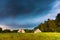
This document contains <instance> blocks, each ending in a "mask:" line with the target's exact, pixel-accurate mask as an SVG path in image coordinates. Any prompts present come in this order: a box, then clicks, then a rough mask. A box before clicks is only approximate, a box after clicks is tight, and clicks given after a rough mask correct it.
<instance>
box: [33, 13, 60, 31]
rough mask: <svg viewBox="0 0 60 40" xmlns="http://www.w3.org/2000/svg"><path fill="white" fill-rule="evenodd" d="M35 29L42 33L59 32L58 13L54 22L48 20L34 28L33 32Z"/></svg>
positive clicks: (59, 15) (59, 16)
mask: <svg viewBox="0 0 60 40" xmlns="http://www.w3.org/2000/svg"><path fill="white" fill-rule="evenodd" d="M37 28H39V29H40V30H41V31H43V32H60V13H59V14H58V15H57V16H56V19H55V20H50V19H48V21H45V22H44V23H41V24H40V25H39V26H37V27H35V28H34V30H35V29H37Z"/></svg>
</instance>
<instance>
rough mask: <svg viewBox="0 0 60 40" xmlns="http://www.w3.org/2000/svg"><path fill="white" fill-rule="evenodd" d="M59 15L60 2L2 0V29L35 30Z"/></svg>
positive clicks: (48, 0)
mask: <svg viewBox="0 0 60 40" xmlns="http://www.w3.org/2000/svg"><path fill="white" fill-rule="evenodd" d="M58 13H60V1H59V0H0V27H2V28H3V29H6V28H9V29H20V28H34V27H36V26H38V25H39V24H40V23H42V22H44V21H46V20H47V19H48V18H49V19H55V17H56V15H57V14H58Z"/></svg>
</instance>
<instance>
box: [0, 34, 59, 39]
mask: <svg viewBox="0 0 60 40" xmlns="http://www.w3.org/2000/svg"><path fill="white" fill-rule="evenodd" d="M0 40H60V33H24V34H22V33H0Z"/></svg>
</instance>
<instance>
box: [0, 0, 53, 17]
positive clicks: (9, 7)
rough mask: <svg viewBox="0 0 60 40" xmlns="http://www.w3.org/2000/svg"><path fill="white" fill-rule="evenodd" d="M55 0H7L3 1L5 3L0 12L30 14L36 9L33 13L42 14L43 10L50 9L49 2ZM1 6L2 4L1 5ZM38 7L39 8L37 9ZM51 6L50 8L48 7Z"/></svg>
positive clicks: (7, 14) (1, 13)
mask: <svg viewBox="0 0 60 40" xmlns="http://www.w3.org/2000/svg"><path fill="white" fill-rule="evenodd" d="M53 1H54V0H6V1H5V2H3V1H2V3H1V4H2V5H5V6H4V7H3V6H2V7H3V8H2V9H1V10H2V11H1V12H0V16H2V17H5V16H13V17H15V16H17V15H22V16H23V15H29V14H32V13H31V12H34V10H36V11H35V12H36V13H33V14H38V12H40V13H39V14H41V12H43V11H45V10H49V9H50V7H49V4H50V3H52V2H53ZM0 6H1V5H0ZM37 8H38V9H37ZM48 8H49V9H48Z"/></svg>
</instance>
